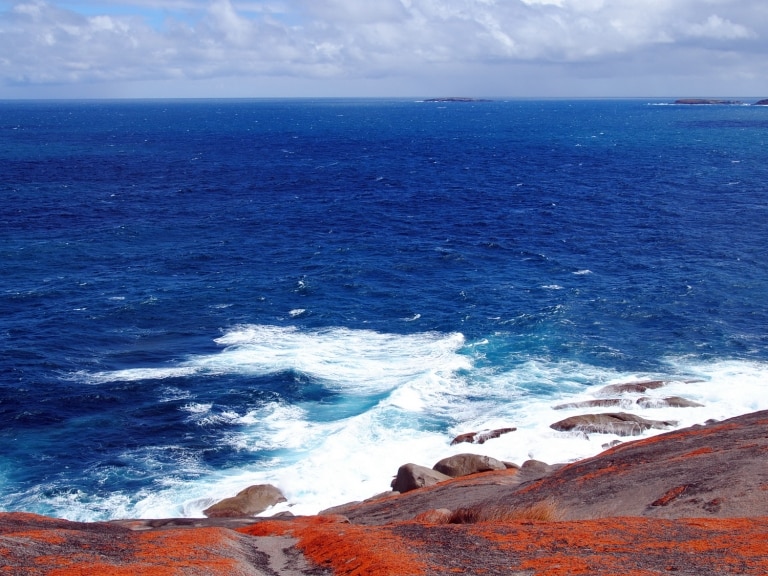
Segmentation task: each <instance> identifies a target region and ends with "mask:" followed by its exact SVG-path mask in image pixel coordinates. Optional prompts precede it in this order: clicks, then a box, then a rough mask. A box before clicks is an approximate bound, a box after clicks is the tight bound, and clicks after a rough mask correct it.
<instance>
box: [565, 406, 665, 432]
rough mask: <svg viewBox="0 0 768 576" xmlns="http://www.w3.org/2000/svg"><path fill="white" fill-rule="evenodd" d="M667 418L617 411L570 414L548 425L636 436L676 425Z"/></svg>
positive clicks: (574, 430)
mask: <svg viewBox="0 0 768 576" xmlns="http://www.w3.org/2000/svg"><path fill="white" fill-rule="evenodd" d="M676 424H677V422H673V421H668V420H646V419H645V418H642V417H640V416H635V415H634V414H627V413H625V412H618V413H615V414H582V415H580V416H571V417H570V418H566V419H565V420H560V421H559V422H555V423H554V424H552V425H550V428H552V429H554V430H558V431H561V432H584V433H586V434H617V435H619V436H638V435H639V434H642V433H643V432H645V431H646V430H648V429H649V428H655V429H660V430H663V429H665V428H669V427H670V426H674V425H676Z"/></svg>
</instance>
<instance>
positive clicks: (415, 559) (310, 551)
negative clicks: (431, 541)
mask: <svg viewBox="0 0 768 576" xmlns="http://www.w3.org/2000/svg"><path fill="white" fill-rule="evenodd" d="M238 531H239V532H241V533H244V534H250V535H252V536H268V535H274V534H285V533H289V534H290V535H292V536H293V537H294V538H296V539H297V540H298V543H297V547H298V548H299V549H300V550H301V551H302V552H303V553H304V555H305V556H306V557H307V558H309V559H310V560H311V561H313V562H314V563H315V564H317V565H319V566H324V567H330V568H332V569H333V573H334V575H336V576H420V575H422V574H426V572H425V569H426V565H425V564H424V562H423V561H422V560H421V559H420V558H419V556H418V555H417V554H416V553H414V552H413V551H412V549H411V548H409V543H408V542H406V541H405V540H403V539H402V538H400V537H399V536H397V535H396V534H394V533H393V531H392V529H391V528H390V527H389V526H354V525H352V524H349V523H344V522H343V521H342V519H341V517H334V516H313V517H307V518H297V519H295V520H293V521H291V522H281V521H268V522H259V523H257V524H254V525H252V526H248V527H245V528H241V529H239V530H238Z"/></svg>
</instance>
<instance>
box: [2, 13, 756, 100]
mask: <svg viewBox="0 0 768 576" xmlns="http://www.w3.org/2000/svg"><path fill="white" fill-rule="evenodd" d="M446 96H467V97H510V98H512V97H522V98H532V97H533V98H535V97H660V98H666V97H670V98H676V97H733V98H745V97H754V98H768V2H767V1H766V0H101V1H99V2H96V1H92V0H61V1H59V0H17V1H3V0H0V99H8V98H163V97H166V98H179V97H191V98H198V97H202V98H217V97H235V98H243V97H245V98H248V97H417V98H418V97H446Z"/></svg>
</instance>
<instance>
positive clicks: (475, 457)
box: [432, 454, 507, 478]
mask: <svg viewBox="0 0 768 576" xmlns="http://www.w3.org/2000/svg"><path fill="white" fill-rule="evenodd" d="M432 468H433V469H434V470H437V471H438V472H441V473H442V474H445V475H446V476H449V477H451V478H457V477H459V476H469V475H470V474H477V473H478V472H490V471H491V470H506V469H507V467H506V466H505V465H504V463H503V462H501V461H499V460H496V459H495V458H491V457H490V456H481V455H479V454H456V455H455V456H449V457H448V458H443V459H442V460H440V462H438V463H437V464H435V465H434V466H433V467H432Z"/></svg>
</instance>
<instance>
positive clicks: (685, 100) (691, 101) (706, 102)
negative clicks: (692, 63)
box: [675, 98, 768, 106]
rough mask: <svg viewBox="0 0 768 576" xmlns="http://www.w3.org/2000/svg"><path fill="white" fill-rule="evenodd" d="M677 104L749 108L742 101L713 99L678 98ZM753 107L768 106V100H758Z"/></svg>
mask: <svg viewBox="0 0 768 576" xmlns="http://www.w3.org/2000/svg"><path fill="white" fill-rule="evenodd" d="M675 104H691V105H700V104H704V105H713V104H715V105H721V106H722V105H726V106H745V105H747V106H749V104H746V103H745V102H742V101H741V100H718V99H712V98H678V99H677V100H675ZM752 106H768V98H766V99H764V100H758V101H757V102H755V103H754V104H752Z"/></svg>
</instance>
